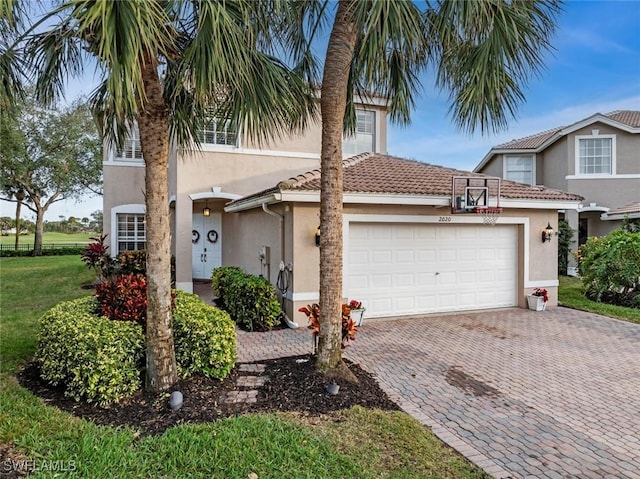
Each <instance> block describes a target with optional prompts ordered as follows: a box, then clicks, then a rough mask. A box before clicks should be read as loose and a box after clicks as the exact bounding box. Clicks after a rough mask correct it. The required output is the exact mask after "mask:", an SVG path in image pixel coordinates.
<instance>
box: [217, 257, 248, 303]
mask: <svg viewBox="0 0 640 479" xmlns="http://www.w3.org/2000/svg"><path fill="white" fill-rule="evenodd" d="M245 274H246V273H245V272H244V271H243V270H242V269H241V268H238V267H237V266H221V267H219V268H216V269H214V270H213V274H212V276H211V287H212V288H213V294H214V296H215V297H216V298H217V299H216V303H217V304H218V305H219V306H220V307H221V308H224V309H227V310H228V309H229V308H228V305H227V304H226V303H225V292H226V291H228V289H229V287H230V285H231V283H232V282H234V281H238V280H240V279H241V278H242V277H244V276H245Z"/></svg>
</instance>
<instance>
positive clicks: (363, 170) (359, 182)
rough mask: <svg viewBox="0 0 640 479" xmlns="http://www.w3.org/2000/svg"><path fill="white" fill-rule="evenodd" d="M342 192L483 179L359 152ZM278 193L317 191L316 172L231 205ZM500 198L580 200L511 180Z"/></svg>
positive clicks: (429, 187) (423, 190)
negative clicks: (454, 178) (454, 179)
mask: <svg viewBox="0 0 640 479" xmlns="http://www.w3.org/2000/svg"><path fill="white" fill-rule="evenodd" d="M343 166H344V192H345V193H364V194H367V193H369V194H371V193H374V194H375V193H378V194H390V195H393V194H402V195H419V196H434V197H443V196H444V197H450V196H451V182H452V177H454V176H477V177H484V176H487V175H482V174H480V173H470V172H468V171H462V170H456V169H453V168H446V167H443V166H436V165H431V164H429V163H423V162H420V161H415V160H407V159H404V158H398V157H394V156H389V155H380V154H373V153H363V154H360V155H357V156H354V157H351V158H348V159H346V160H344V162H343ZM282 191H314V192H316V191H320V170H319V169H316V170H312V171H308V172H305V173H302V174H300V175H298V176H295V177H293V178H290V179H288V180H285V181H282V182H280V183H279V184H278V185H277V186H276V187H275V188H270V189H268V190H263V191H261V192H258V193H255V194H253V195H250V196H247V197H244V198H241V199H239V200H236V201H234V202H233V203H236V204H237V203H241V202H246V201H248V200H249V199H253V198H258V197H260V196H263V195H267V194H271V193H278V192H282ZM501 198H503V199H523V200H547V201H554V200H556V201H580V200H582V197H581V196H579V195H574V194H570V193H566V192H563V191H560V190H554V189H551V188H545V187H543V186H529V185H524V184H520V183H515V182H513V181H507V180H502V181H501Z"/></svg>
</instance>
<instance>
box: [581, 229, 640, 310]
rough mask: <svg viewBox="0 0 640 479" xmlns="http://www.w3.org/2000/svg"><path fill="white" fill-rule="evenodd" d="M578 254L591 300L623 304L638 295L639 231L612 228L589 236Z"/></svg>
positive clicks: (639, 277)
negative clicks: (605, 232) (603, 234)
mask: <svg viewBox="0 0 640 479" xmlns="http://www.w3.org/2000/svg"><path fill="white" fill-rule="evenodd" d="M577 257H578V272H579V273H580V276H582V282H583V284H584V286H585V294H586V295H587V296H588V297H589V298H590V299H593V300H595V301H606V302H611V301H613V302H615V303H616V304H623V305H624V304H627V303H629V302H632V301H635V297H636V296H637V295H638V294H640V233H631V232H628V231H623V230H615V231H613V232H612V233H610V234H608V235H607V236H602V237H600V238H597V237H594V238H589V239H588V240H587V242H586V243H585V244H583V245H582V246H581V247H580V248H578V252H577Z"/></svg>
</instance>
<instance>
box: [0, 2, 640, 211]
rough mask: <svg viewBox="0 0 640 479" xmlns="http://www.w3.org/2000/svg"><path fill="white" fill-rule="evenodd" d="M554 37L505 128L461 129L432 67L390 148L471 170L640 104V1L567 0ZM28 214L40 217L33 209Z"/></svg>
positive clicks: (96, 203)
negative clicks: (498, 150)
mask: <svg viewBox="0 0 640 479" xmlns="http://www.w3.org/2000/svg"><path fill="white" fill-rule="evenodd" d="M551 43H552V45H553V47H554V51H552V52H550V53H548V54H547V55H546V58H545V69H544V70H543V71H542V73H541V74H540V75H539V76H538V77H534V78H532V79H531V80H530V81H529V83H528V85H526V86H525V87H524V88H523V90H524V94H525V98H526V99H525V101H524V102H523V103H522V104H521V105H520V107H519V109H518V111H517V112H516V117H515V118H514V119H511V120H510V122H509V126H508V129H507V130H506V131H503V132H501V133H499V134H496V135H487V136H482V135H481V134H480V133H476V134H474V135H469V134H466V133H464V132H461V131H459V130H457V129H456V127H455V125H454V123H453V121H452V119H451V117H450V115H449V114H448V110H449V103H448V95H447V93H446V92H439V91H438V90H436V89H435V87H434V83H433V74H432V72H431V73H430V72H429V71H427V72H426V73H425V74H424V75H423V76H422V78H423V91H422V92H421V95H420V96H419V97H418V98H417V101H416V108H415V110H414V111H413V113H412V122H411V125H409V126H408V127H398V126H395V125H393V124H389V125H388V138H387V151H388V153H389V154H391V155H397V156H401V157H405V158H411V159H416V160H419V161H425V162H427V163H431V164H435V165H443V166H449V167H453V168H458V169H462V170H469V171H471V170H473V168H474V167H475V166H476V165H477V164H478V163H480V161H481V160H482V158H483V157H484V156H485V155H486V154H487V152H488V151H489V150H490V149H491V147H492V146H495V145H498V144H500V143H504V142H505V141H509V140H511V139H514V138H522V137H524V136H528V135H531V134H534V133H538V132H540V131H544V130H548V129H550V128H554V127H558V126H564V125H570V124H572V123H575V122H577V121H579V120H582V119H584V118H586V117H588V116H591V115H593V114H595V113H609V112H611V111H615V110H640V1H637V0H628V1H615V0H606V1H586V0H574V1H567V2H566V3H565V4H564V12H563V13H562V14H561V15H560V17H559V19H558V27H557V30H556V34H555V37H554V38H553V39H552V41H551ZM92 88H93V79H92V78H87V79H84V80H83V81H82V82H74V83H72V84H70V86H69V87H68V89H67V98H68V99H69V98H74V97H76V96H78V95H80V94H88V93H90V91H91V90H92ZM101 209H102V199H101V198H100V197H95V196H94V197H89V196H88V197H86V198H84V199H83V200H82V201H81V202H76V201H73V200H71V201H65V202H60V203H56V204H54V205H53V206H51V208H50V209H49V211H47V214H46V215H45V219H46V220H49V221H56V220H58V219H59V216H65V217H69V216H75V217H80V218H82V217H84V216H87V217H90V215H91V213H92V212H94V211H96V210H101ZM14 211H15V206H14V204H13V203H6V202H1V204H0V216H13V214H14ZM25 216H26V217H27V218H29V219H35V215H34V214H33V213H27V214H26V215H25Z"/></svg>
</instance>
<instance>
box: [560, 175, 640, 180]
mask: <svg viewBox="0 0 640 479" xmlns="http://www.w3.org/2000/svg"><path fill="white" fill-rule="evenodd" d="M564 179H565V180H638V179H640V174H635V173H623V174H616V175H607V174H597V175H567V176H565V177H564Z"/></svg>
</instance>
